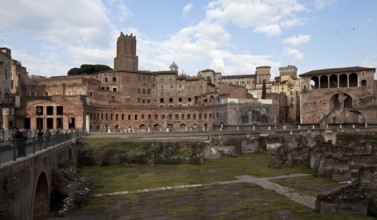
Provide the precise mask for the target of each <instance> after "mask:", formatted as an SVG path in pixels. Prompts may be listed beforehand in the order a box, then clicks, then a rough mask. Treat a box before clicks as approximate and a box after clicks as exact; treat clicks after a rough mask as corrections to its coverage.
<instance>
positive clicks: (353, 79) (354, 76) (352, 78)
mask: <svg viewBox="0 0 377 220" xmlns="http://www.w3.org/2000/svg"><path fill="white" fill-rule="evenodd" d="M357 78H358V76H357V74H356V73H351V74H350V75H349V87H357V82H358V79H357Z"/></svg>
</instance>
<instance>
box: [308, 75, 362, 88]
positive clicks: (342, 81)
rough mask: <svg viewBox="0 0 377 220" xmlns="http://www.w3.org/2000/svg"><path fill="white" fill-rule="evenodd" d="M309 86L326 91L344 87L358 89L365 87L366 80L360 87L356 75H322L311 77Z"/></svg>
mask: <svg viewBox="0 0 377 220" xmlns="http://www.w3.org/2000/svg"><path fill="white" fill-rule="evenodd" d="M310 85H311V88H312V89H325V88H326V89H327V88H344V87H358V86H366V85H367V82H366V80H362V81H361V82H360V85H359V84H358V75H357V74H356V73H351V74H349V75H347V74H344V73H343V74H340V75H339V76H338V75H335V74H333V75H330V76H327V75H323V76H312V78H311V81H310ZM303 89H304V90H306V85H304V88H303Z"/></svg>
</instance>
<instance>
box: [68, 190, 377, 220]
mask: <svg viewBox="0 0 377 220" xmlns="http://www.w3.org/2000/svg"><path fill="white" fill-rule="evenodd" d="M82 218H90V219H93V220H96V219H98V220H99V219H154V220H155V219H195V220H196V219H219V220H220V219H305V220H309V219H313V220H314V219H315V220H317V219H318V220H321V219H323V220H325V219H326V220H327V219H328V220H330V219H335V220H337V219H338V220H351V219H372V218H370V217H367V216H360V215H350V214H332V215H321V214H318V213H316V212H315V211H313V210H311V209H309V208H307V207H305V206H302V205H300V204H297V203H296V202H293V201H292V200H289V199H287V198H285V197H283V196H280V195H277V194H275V193H274V192H272V191H269V190H265V189H263V188H261V187H258V186H256V185H253V184H248V183H240V184H230V185H219V186H214V185H211V186H205V187H199V188H194V189H179V190H168V191H160V192H151V193H139V194H128V195H122V196H104V197H95V198H93V199H92V200H91V201H90V203H89V204H88V205H87V206H85V207H83V208H82V209H80V210H78V211H76V212H75V213H73V214H72V215H71V216H70V219H82Z"/></svg>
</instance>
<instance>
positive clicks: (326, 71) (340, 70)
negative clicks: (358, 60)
mask: <svg viewBox="0 0 377 220" xmlns="http://www.w3.org/2000/svg"><path fill="white" fill-rule="evenodd" d="M365 70H373V71H376V68H369V67H360V66H353V67H342V68H329V69H320V70H312V71H309V72H306V73H303V74H301V75H300V76H313V75H326V74H330V73H345V72H359V71H365Z"/></svg>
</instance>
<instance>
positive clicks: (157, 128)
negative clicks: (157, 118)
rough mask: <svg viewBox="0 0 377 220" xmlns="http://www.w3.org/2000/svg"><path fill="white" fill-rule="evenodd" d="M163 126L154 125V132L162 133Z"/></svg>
mask: <svg viewBox="0 0 377 220" xmlns="http://www.w3.org/2000/svg"><path fill="white" fill-rule="evenodd" d="M160 129H161V126H160V125H159V124H154V125H153V131H160Z"/></svg>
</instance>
